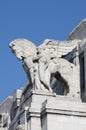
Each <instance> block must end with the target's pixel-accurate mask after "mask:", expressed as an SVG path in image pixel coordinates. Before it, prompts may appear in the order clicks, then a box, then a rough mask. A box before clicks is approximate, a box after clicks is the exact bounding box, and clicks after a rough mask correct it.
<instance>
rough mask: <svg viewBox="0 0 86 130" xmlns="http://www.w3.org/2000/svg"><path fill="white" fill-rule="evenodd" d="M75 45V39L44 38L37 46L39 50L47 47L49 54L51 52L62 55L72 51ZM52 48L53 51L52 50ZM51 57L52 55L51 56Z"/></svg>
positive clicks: (58, 55)
mask: <svg viewBox="0 0 86 130" xmlns="http://www.w3.org/2000/svg"><path fill="white" fill-rule="evenodd" d="M76 47H77V41H76V40H72V41H56V40H48V39H47V40H45V41H44V42H43V44H42V45H40V46H39V50H42V49H44V50H46V49H49V52H50V56H51V55H52V53H53V54H55V55H57V57H62V56H65V55H67V54H68V53H70V52H72V51H73V50H74V49H75V48H76ZM52 50H53V51H52ZM51 57H52V56H51Z"/></svg>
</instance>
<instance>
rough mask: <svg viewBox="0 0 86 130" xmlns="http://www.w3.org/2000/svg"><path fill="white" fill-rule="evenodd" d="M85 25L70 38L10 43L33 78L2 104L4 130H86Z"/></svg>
mask: <svg viewBox="0 0 86 130" xmlns="http://www.w3.org/2000/svg"><path fill="white" fill-rule="evenodd" d="M85 26H86V19H84V20H83V21H82V22H81V23H80V24H79V25H78V26H77V27H76V28H75V29H74V30H73V31H72V32H71V33H70V35H69V37H68V39H67V40H66V41H56V40H50V39H47V40H45V41H44V42H43V44H42V45H40V46H39V47H36V46H35V45H34V44H33V43H32V42H30V41H28V40H26V39H17V40H14V41H12V42H11V43H10V47H11V49H12V51H13V52H14V54H15V55H16V57H17V58H18V59H19V60H22V61H23V67H24V69H25V72H26V74H27V77H28V79H29V81H28V83H27V84H26V85H25V87H23V88H20V89H18V90H16V91H15V92H14V94H13V96H10V97H7V99H6V100H5V101H3V102H2V103H1V104H0V130H57V129H59V130H86V39H85V38H86V30H85V28H86V27H85Z"/></svg>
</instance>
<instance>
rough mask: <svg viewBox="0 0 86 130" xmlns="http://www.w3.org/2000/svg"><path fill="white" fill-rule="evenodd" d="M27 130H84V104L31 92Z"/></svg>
mask: <svg viewBox="0 0 86 130" xmlns="http://www.w3.org/2000/svg"><path fill="white" fill-rule="evenodd" d="M28 100H31V103H30V104H29V109H28V111H27V130H86V104H85V103H82V102H80V101H74V100H72V99H70V100H69V99H68V98H67V97H64V96H56V95H55V94H53V93H47V92H45V93H43V92H34V91H32V92H31V93H30V95H29V99H28Z"/></svg>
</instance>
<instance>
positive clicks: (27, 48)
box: [9, 39, 36, 60]
mask: <svg viewBox="0 0 86 130" xmlns="http://www.w3.org/2000/svg"><path fill="white" fill-rule="evenodd" d="M9 47H10V48H11V49H12V52H13V53H14V54H15V55H16V57H17V58H18V59H19V60H23V59H24V58H26V57H28V56H32V55H35V54H36V46H35V45H34V44H33V43H32V42H31V41H28V40H26V39H16V40H14V41H12V42H11V43H10V44H9Z"/></svg>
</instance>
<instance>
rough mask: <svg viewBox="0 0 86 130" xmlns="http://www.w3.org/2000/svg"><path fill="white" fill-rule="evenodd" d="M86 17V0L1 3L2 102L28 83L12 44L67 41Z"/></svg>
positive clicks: (0, 87) (25, 0)
mask: <svg viewBox="0 0 86 130" xmlns="http://www.w3.org/2000/svg"><path fill="white" fill-rule="evenodd" d="M85 17H86V0H0V102H1V101H2V100H4V98H6V97H7V96H8V95H12V94H13V91H14V90H15V89H17V88H20V87H22V86H24V85H25V84H26V82H27V77H26V74H25V72H24V70H23V68H22V63H21V62H20V61H18V60H17V59H16V57H15V56H14V55H13V54H12V52H11V50H10V49H9V43H10V42H11V41H12V40H14V39H17V38H26V39H29V40H31V41H32V42H34V43H35V44H36V45H39V44H41V43H42V42H43V41H44V39H47V38H48V39H55V40H66V39H67V37H68V35H69V33H70V32H71V31H72V29H73V28H74V27H75V26H76V25H77V24H78V23H79V22H80V21H81V20H82V19H83V18H85Z"/></svg>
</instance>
